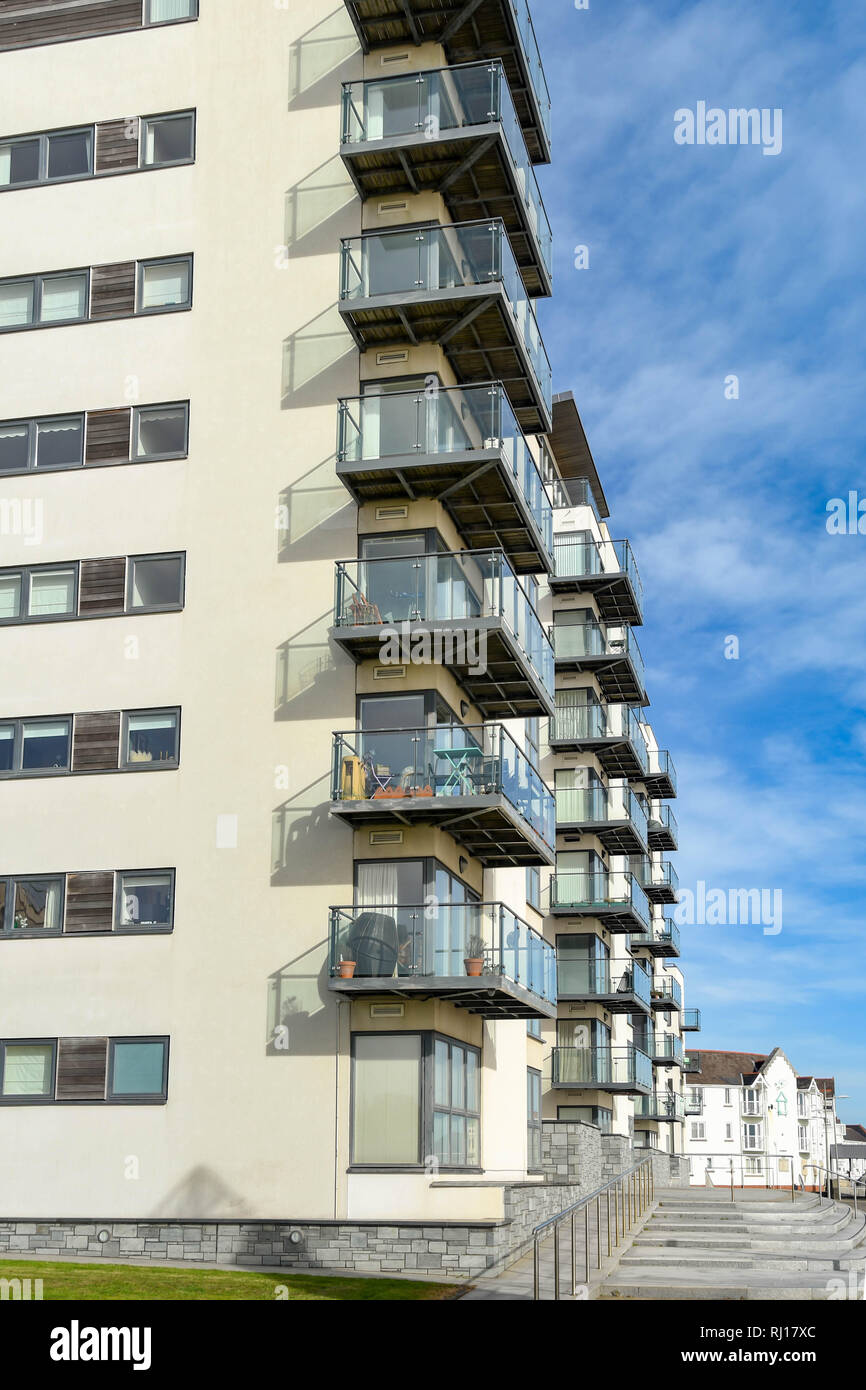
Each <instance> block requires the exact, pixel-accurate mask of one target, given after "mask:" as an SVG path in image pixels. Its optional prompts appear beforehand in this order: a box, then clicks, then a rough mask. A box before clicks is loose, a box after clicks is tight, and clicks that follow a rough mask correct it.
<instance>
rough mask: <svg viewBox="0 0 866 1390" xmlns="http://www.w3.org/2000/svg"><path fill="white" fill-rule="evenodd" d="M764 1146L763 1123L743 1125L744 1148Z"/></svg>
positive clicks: (760, 1147)
mask: <svg viewBox="0 0 866 1390" xmlns="http://www.w3.org/2000/svg"><path fill="white" fill-rule="evenodd" d="M763 1147H764V1127H763V1125H743V1148H744V1149H762V1148H763Z"/></svg>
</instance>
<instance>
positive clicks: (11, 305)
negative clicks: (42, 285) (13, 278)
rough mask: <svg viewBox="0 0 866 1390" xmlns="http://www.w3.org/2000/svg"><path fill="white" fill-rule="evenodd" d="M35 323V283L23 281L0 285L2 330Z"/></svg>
mask: <svg viewBox="0 0 866 1390" xmlns="http://www.w3.org/2000/svg"><path fill="white" fill-rule="evenodd" d="M32 322H33V282H32V280H22V281H19V282H18V283H17V284H14V285H0V328H17V327H19V326H20V325H21V324H26V323H32Z"/></svg>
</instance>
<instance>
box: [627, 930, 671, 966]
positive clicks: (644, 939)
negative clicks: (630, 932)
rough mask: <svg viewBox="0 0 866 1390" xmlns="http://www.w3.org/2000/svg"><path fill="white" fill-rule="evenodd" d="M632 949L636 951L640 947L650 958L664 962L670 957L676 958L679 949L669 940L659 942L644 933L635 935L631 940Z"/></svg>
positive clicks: (657, 939) (656, 938)
mask: <svg viewBox="0 0 866 1390" xmlns="http://www.w3.org/2000/svg"><path fill="white" fill-rule="evenodd" d="M631 944H632V949H633V950H636V949H637V948H638V947H640V946H642V947H643V948H644V950H645V951H649V953H650V955H651V956H654V957H655V958H656V959H657V960H665V959H667V958H669V957H671V956H678V955H679V954H680V949H679V947H678V946H676V945H674V943H673V942H672V941H670V940H668V941H660V940H659V938H658V937H656V936H648V935H647V934H646V932H645V931H641V933H640V934H639V935H638V934H635V935H634V936H632V939H631Z"/></svg>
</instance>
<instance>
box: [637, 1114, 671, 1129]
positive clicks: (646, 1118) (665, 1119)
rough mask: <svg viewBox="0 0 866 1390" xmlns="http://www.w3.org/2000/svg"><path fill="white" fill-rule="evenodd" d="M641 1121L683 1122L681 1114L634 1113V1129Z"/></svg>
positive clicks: (656, 1122) (650, 1122)
mask: <svg viewBox="0 0 866 1390" xmlns="http://www.w3.org/2000/svg"><path fill="white" fill-rule="evenodd" d="M641 1122H644V1123H649V1124H664V1123H666V1124H671V1125H681V1124H682V1123H683V1116H682V1115H635V1117H634V1124H635V1129H637V1127H638V1125H640V1124H641Z"/></svg>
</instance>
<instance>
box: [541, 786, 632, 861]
mask: <svg viewBox="0 0 866 1390" xmlns="http://www.w3.org/2000/svg"><path fill="white" fill-rule="evenodd" d="M556 820H557V824H558V826H559V827H560V829H562V828H564V827H571V826H574V827H581V828H582V829H584V830H586V831H588V832H591V833H592V834H595V835H597V836H598V838H599V839H600V840H601V841H602V843H603V844H605V846H606V847H607V848H608V849H610V850H612V851H613V852H620V853H629V852H633V853H634V852H636V853H640V852H641V850H645V848H646V843H647V816H646V811H645V810H644V808H643V806H642V805H641V802H640V801H639V799H638V797H637V796H636V795H635V793H634V792H633V791H632V790H631V788H630V787H628V786H626V785H625V783H614V784H613V785H611V786H610V787H605V786H601V785H596V786H592V787H559V786H558V787H557V789H556Z"/></svg>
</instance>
